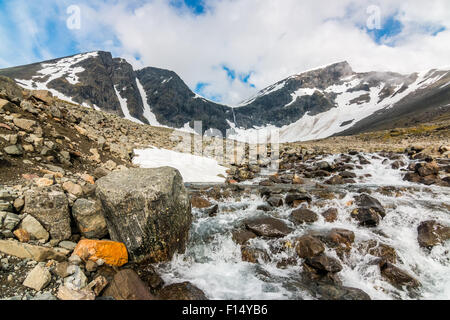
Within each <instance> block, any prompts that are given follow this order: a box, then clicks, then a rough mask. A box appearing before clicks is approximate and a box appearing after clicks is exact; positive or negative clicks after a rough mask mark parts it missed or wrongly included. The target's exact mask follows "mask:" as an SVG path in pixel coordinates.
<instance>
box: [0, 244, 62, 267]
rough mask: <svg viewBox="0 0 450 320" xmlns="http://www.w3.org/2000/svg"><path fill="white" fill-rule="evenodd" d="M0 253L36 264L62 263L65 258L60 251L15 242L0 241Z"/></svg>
mask: <svg viewBox="0 0 450 320" xmlns="http://www.w3.org/2000/svg"><path fill="white" fill-rule="evenodd" d="M0 252H3V253H6V254H9V255H11V256H15V257H19V258H22V259H32V260H34V261H38V262H44V261H48V260H56V261H63V260H65V259H66V258H67V257H66V255H65V253H64V251H62V250H57V249H53V248H47V247H41V246H36V245H31V244H28V243H21V242H18V241H15V240H0Z"/></svg>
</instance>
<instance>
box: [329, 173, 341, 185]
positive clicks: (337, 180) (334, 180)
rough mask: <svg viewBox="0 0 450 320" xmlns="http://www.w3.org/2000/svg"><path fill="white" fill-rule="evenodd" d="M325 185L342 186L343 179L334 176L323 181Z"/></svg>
mask: <svg viewBox="0 0 450 320" xmlns="http://www.w3.org/2000/svg"><path fill="white" fill-rule="evenodd" d="M325 183H326V184H330V185H336V184H344V179H343V178H342V177H341V176H340V175H335V176H333V177H331V178H330V179H328V180H327V181H325Z"/></svg>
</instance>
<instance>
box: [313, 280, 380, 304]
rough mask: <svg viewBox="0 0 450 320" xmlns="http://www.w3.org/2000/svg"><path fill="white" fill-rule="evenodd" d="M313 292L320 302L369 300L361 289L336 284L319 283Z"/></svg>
mask: <svg viewBox="0 0 450 320" xmlns="http://www.w3.org/2000/svg"><path fill="white" fill-rule="evenodd" d="M315 291H316V292H317V294H318V295H319V296H320V299H321V300H371V299H370V296H369V295H368V294H367V293H365V292H364V291H362V290H361V289H358V288H351V287H344V286H342V285H336V284H328V283H320V284H319V285H317V287H316V289H315Z"/></svg>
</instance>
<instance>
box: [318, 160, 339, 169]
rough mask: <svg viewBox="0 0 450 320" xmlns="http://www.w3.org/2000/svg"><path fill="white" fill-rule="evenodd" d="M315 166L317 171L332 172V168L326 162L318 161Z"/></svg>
mask: <svg viewBox="0 0 450 320" xmlns="http://www.w3.org/2000/svg"><path fill="white" fill-rule="evenodd" d="M315 165H316V167H317V168H318V169H319V170H326V171H332V170H333V169H334V166H333V165H331V164H330V163H328V162H327V161H319V162H316V164H315Z"/></svg>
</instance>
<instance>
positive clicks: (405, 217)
mask: <svg viewBox="0 0 450 320" xmlns="http://www.w3.org/2000/svg"><path fill="white" fill-rule="evenodd" d="M365 156H366V157H367V158H368V159H370V161H371V164H369V165H365V166H364V169H356V170H354V171H353V172H354V173H356V174H357V175H358V177H362V176H363V175H365V174H370V175H371V177H365V178H363V179H359V180H358V183H357V184H355V185H351V186H345V185H344V186H338V187H336V186H333V187H332V189H331V190H335V191H337V192H339V193H341V194H342V195H343V197H342V198H340V197H337V198H336V199H332V200H325V199H319V198H317V196H313V201H312V203H311V205H310V207H309V208H310V209H311V210H313V211H315V212H316V213H320V212H323V211H324V210H326V209H327V208H331V207H334V208H337V209H338V210H339V215H338V220H337V221H336V222H334V223H331V224H330V223H327V222H325V221H324V219H323V217H322V216H321V215H319V221H317V222H315V223H313V224H310V225H302V226H294V224H293V223H292V222H291V221H290V220H289V215H290V213H291V212H292V210H293V209H292V208H289V207H280V208H275V209H274V211H273V212H271V213H270V215H271V216H273V217H276V218H280V219H283V220H284V221H285V222H286V223H287V224H288V225H289V226H290V227H292V228H295V231H294V232H292V233H291V234H289V235H288V236H287V237H286V238H285V239H282V240H286V241H288V240H293V239H295V238H297V237H299V236H301V235H303V234H305V233H306V232H309V231H320V230H324V229H331V228H343V229H348V230H351V231H353V232H354V233H355V243H354V244H353V246H352V250H351V252H350V255H349V256H348V257H347V258H344V259H340V262H341V264H342V266H343V270H342V271H341V272H339V274H338V275H339V277H340V279H341V280H342V283H343V285H344V286H348V287H354V288H359V289H362V290H363V291H365V292H366V293H367V294H369V295H370V297H371V298H372V299H450V253H449V252H450V241H447V242H446V243H445V244H443V245H438V246H435V247H434V248H433V249H432V250H431V251H428V250H425V249H423V248H420V247H419V244H418V242H417V227H418V225H419V223H421V222H423V221H426V220H437V221H438V222H440V223H442V224H444V225H450V214H449V208H450V190H449V188H445V187H437V186H424V185H419V184H413V183H410V182H406V181H402V178H403V175H404V172H401V171H400V170H394V169H392V168H391V163H392V161H389V163H384V164H383V163H382V159H372V158H371V155H365ZM324 160H327V161H329V162H332V161H333V160H334V157H326V158H324ZM405 163H408V161H406V158H405ZM255 181H257V180H255ZM387 186H392V187H397V190H398V189H399V188H404V189H403V190H404V191H402V192H401V193H400V194H396V195H395V196H388V195H385V194H383V193H380V192H379V187H387ZM361 188H366V189H370V190H372V194H371V195H372V196H373V197H375V198H377V199H378V200H379V201H380V202H381V204H382V205H383V206H384V207H385V208H386V213H387V214H386V217H385V218H384V219H383V220H382V221H381V223H380V225H379V226H378V227H377V228H366V227H360V226H358V223H357V221H355V220H354V219H352V218H351V217H350V212H351V211H352V209H354V208H355V206H354V204H351V201H352V200H353V199H354V196H356V195H358V194H359V193H358V192H357V190H358V189H361ZM405 190H406V191H405ZM394 193H395V192H394ZM215 203H216V202H215ZM217 203H218V205H219V211H218V213H217V215H216V216H215V217H209V216H207V215H205V214H204V213H202V212H201V210H197V209H193V214H194V222H193V224H192V228H191V235H190V242H189V244H188V248H187V250H186V253H185V254H183V255H177V256H176V257H175V258H174V259H173V260H172V261H171V262H170V263H167V264H163V265H161V266H160V268H159V270H160V273H161V276H162V277H163V279H164V280H165V281H166V282H167V283H174V282H182V281H190V282H192V283H193V284H195V285H196V286H198V287H199V288H200V289H202V290H203V291H204V292H205V294H206V295H207V296H208V298H209V299H234V300H237V299H262V300H265V299H313V297H312V296H311V295H310V294H309V293H308V291H306V290H304V289H302V287H301V286H300V285H299V282H300V273H301V270H302V267H301V259H300V258H298V263H297V264H296V265H294V266H289V267H287V268H284V269H280V268H278V267H277V263H278V262H280V261H281V260H282V259H286V258H290V257H291V258H292V257H295V251H294V249H286V250H276V248H277V246H279V245H280V239H276V240H267V239H260V238H256V239H252V240H250V243H251V244H252V246H254V247H259V248H262V249H266V250H267V252H269V253H270V257H271V262H268V263H265V262H263V261H260V262H261V263H260V264H252V263H248V262H243V261H242V260H241V250H240V246H239V245H237V244H236V243H235V242H234V241H233V240H232V231H233V230H236V228H238V227H239V226H240V225H241V224H242V222H243V220H244V219H247V218H251V217H257V216H262V215H267V214H268V213H264V212H262V211H259V210H257V207H258V205H261V204H264V203H265V202H264V200H263V199H262V198H261V197H260V196H259V195H258V193H257V192H254V193H253V194H251V195H248V196H245V197H242V198H241V199H239V201H236V200H235V199H227V200H225V201H221V202H217ZM369 239H372V240H378V241H380V242H382V243H385V244H387V245H389V246H391V247H393V248H395V250H396V252H397V256H398V261H397V263H396V266H398V267H399V268H401V269H403V270H405V271H406V272H408V273H409V274H410V275H412V276H414V277H415V278H416V279H417V280H419V281H420V282H421V283H422V287H421V289H420V290H419V296H411V295H409V294H408V292H407V291H403V290H399V289H397V288H395V287H393V286H392V285H391V284H390V283H389V282H387V281H386V280H385V279H384V278H383V277H382V276H381V274H380V270H379V267H378V266H377V265H376V264H373V263H371V261H373V260H374V257H373V256H371V255H369V254H363V253H361V252H360V251H358V243H360V242H362V241H365V240H369ZM281 242H283V241H281ZM274 248H275V249H274ZM326 254H327V255H329V256H331V257H334V258H337V259H339V257H338V256H337V255H336V253H335V251H333V250H332V249H327V250H326Z"/></svg>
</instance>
